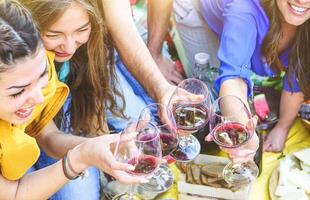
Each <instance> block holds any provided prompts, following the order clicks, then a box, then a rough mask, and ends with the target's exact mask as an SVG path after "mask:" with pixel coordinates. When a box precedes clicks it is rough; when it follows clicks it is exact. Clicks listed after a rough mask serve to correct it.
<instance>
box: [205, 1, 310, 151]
mask: <svg viewBox="0 0 310 200" xmlns="http://www.w3.org/2000/svg"><path fill="white" fill-rule="evenodd" d="M210 9H212V12H210ZM201 13H202V15H203V17H204V19H205V21H206V22H207V24H208V26H209V27H210V28H211V29H212V30H213V31H214V32H215V33H216V35H217V36H218V37H219V38H220V45H219V50H218V58H219V60H220V63H221V64H220V75H219V77H218V78H217V80H216V81H215V87H216V89H217V90H218V91H219V95H220V96H223V95H227V94H230V95H236V96H239V97H241V98H242V99H243V100H244V101H247V95H250V94H251V92H252V88H253V83H252V82H251V80H250V74H251V72H254V73H256V74H258V75H261V76H267V77H274V76H279V75H280V73H281V72H285V76H284V78H283V90H282V96H281V102H280V116H279V121H278V122H277V124H276V125H275V127H274V128H273V129H272V130H271V132H270V133H269V134H268V136H267V138H266V140H265V142H264V150H265V151H273V152H279V151H281V150H282V149H283V147H284V144H285V141H286V138H287V134H288V131H289V128H290V126H291V125H292V123H293V121H294V119H295V117H296V116H297V112H298V110H299V107H300V105H301V103H302V102H303V101H304V98H306V99H309V96H310V87H309V83H310V79H309V77H310V70H309V66H310V58H309V56H308V55H309V46H310V24H309V23H310V21H309V18H310V1H309V0H304V1H300V0H250V1H249V0H240V1H238V2H237V1H226V0H216V1H214V0H201Z"/></svg>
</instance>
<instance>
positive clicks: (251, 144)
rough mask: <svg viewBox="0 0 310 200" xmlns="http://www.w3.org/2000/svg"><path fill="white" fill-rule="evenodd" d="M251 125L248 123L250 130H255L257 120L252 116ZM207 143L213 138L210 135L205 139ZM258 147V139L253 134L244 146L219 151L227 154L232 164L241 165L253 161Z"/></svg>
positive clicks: (222, 148)
mask: <svg viewBox="0 0 310 200" xmlns="http://www.w3.org/2000/svg"><path fill="white" fill-rule="evenodd" d="M251 120H252V122H253V123H249V124H250V125H248V126H251V127H248V128H249V129H250V130H253V131H254V130H255V127H256V125H257V121H258V118H257V116H254V117H253V118H252V119H251ZM205 139H206V140H207V141H213V137H212V135H211V134H208V135H207V136H206V138H205ZM258 147H259V138H258V136H257V134H256V133H255V132H254V133H253V135H252V137H251V139H250V140H249V141H247V143H246V144H244V145H242V146H240V147H238V148H224V147H220V149H221V150H222V151H224V152H226V153H227V154H228V157H229V159H230V160H232V161H233V162H234V163H243V162H247V161H250V160H253V158H254V156H255V153H256V151H257V149H258Z"/></svg>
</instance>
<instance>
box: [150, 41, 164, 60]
mask: <svg viewBox="0 0 310 200" xmlns="http://www.w3.org/2000/svg"><path fill="white" fill-rule="evenodd" d="M147 47H148V49H149V51H150V53H151V55H152V57H153V59H154V60H157V59H158V58H160V57H161V55H162V46H161V45H160V46H157V47H155V46H154V45H152V44H148V45H147Z"/></svg>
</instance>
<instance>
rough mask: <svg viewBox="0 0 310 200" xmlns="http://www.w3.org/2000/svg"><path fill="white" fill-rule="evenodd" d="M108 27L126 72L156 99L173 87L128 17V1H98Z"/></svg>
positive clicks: (129, 11) (129, 12)
mask: <svg viewBox="0 0 310 200" xmlns="http://www.w3.org/2000/svg"><path fill="white" fill-rule="evenodd" d="M102 2H103V9H104V13H105V16H106V21H107V24H108V28H109V30H110V32H111V35H112V38H113V40H114V42H115V44H116V47H117V49H118V51H119V53H120V55H121V57H122V60H123V61H124V63H125V65H126V66H127V68H128V69H129V71H130V72H131V73H132V74H133V75H134V77H136V78H137V80H138V81H139V82H140V83H141V84H142V85H143V86H144V88H145V89H146V90H147V92H148V93H149V94H150V95H151V97H153V98H154V99H155V100H157V101H162V98H163V97H164V96H165V94H166V93H167V90H168V91H169V89H172V88H173V86H172V85H171V84H169V83H168V82H167V81H166V79H165V77H164V76H163V75H162V73H161V72H160V70H159V69H158V67H157V65H156V63H155V62H154V60H153V58H152V56H151V54H150V52H149V50H148V48H147V47H146V45H145V44H144V42H143V40H142V38H141V37H140V35H139V32H138V31H137V29H136V27H135V24H134V22H133V20H132V16H131V9H130V4H129V1H128V0H102Z"/></svg>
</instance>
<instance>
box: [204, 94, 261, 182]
mask: <svg viewBox="0 0 310 200" xmlns="http://www.w3.org/2000/svg"><path fill="white" fill-rule="evenodd" d="M209 124H210V130H211V135H212V137H213V140H214V142H216V143H217V144H218V145H219V146H221V147H222V148H228V149H237V148H239V147H242V146H244V145H245V144H246V143H247V142H248V141H249V140H250V139H251V137H252V136H253V134H255V125H254V122H253V120H252V115H251V113H250V111H249V109H248V108H247V106H246V105H245V104H244V103H243V101H242V100H241V99H240V98H238V97H236V96H232V95H227V96H222V97H220V98H218V99H217V100H216V101H215V102H214V103H213V106H212V113H211V117H210V122H209ZM257 175H258V168H257V166H256V164H255V163H254V162H253V161H248V162H245V163H232V162H231V163H228V164H227V166H226V167H225V168H224V170H223V177H224V179H225V181H226V182H228V183H229V184H238V185H242V184H248V183H250V182H252V181H253V180H255V178H256V177H257Z"/></svg>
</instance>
